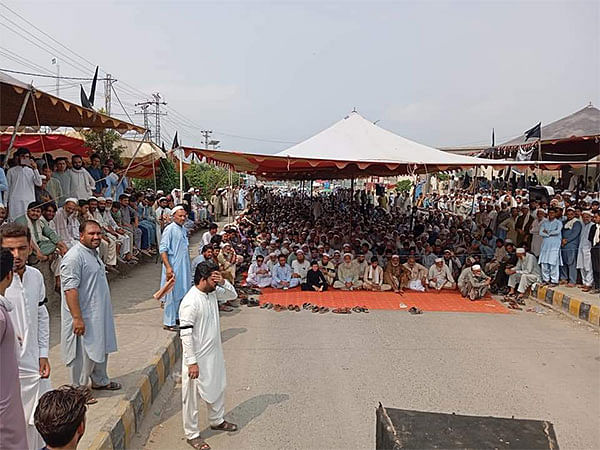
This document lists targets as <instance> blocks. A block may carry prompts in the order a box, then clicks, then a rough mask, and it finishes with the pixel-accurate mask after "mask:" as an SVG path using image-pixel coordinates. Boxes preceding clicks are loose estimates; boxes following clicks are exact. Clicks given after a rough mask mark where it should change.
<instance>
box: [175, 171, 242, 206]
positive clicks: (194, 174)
mask: <svg viewBox="0 0 600 450" xmlns="http://www.w3.org/2000/svg"><path fill="white" fill-rule="evenodd" d="M184 177H185V178H186V179H187V181H188V183H189V185H190V186H192V187H194V188H199V189H200V196H201V197H202V198H204V199H208V198H209V197H210V196H211V194H212V193H213V191H214V190H215V189H217V188H222V187H225V186H227V185H228V183H229V177H228V170H226V169H223V168H221V167H216V166H213V165H211V164H206V163H200V164H192V165H191V166H190V168H189V169H188V170H187V171H186V172H185V173H184ZM232 180H233V181H232V183H233V185H237V184H238V183H239V180H240V175H239V174H238V173H237V172H233V174H232Z"/></svg>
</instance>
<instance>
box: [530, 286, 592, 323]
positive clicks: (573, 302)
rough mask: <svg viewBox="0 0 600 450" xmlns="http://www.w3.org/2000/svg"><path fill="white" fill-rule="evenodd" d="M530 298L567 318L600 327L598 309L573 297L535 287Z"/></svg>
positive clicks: (546, 288) (555, 290) (554, 290)
mask: <svg viewBox="0 0 600 450" xmlns="http://www.w3.org/2000/svg"><path fill="white" fill-rule="evenodd" d="M531 297H533V299H534V300H536V301H537V302H539V303H542V304H544V305H546V306H550V307H552V309H555V310H557V311H560V312H561V313H563V314H566V315H568V316H569V317H572V318H575V319H578V320H583V321H585V322H588V323H589V324H591V325H594V326H596V327H598V326H600V307H598V306H596V305H590V304H589V303H586V302H584V301H583V300H580V299H578V298H576V297H574V296H569V295H566V294H564V293H563V292H560V291H558V290H557V289H553V288H550V287H547V286H540V285H536V287H535V288H534V289H533V290H532V292H531Z"/></svg>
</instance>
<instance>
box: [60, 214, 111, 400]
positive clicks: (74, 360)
mask: <svg viewBox="0 0 600 450" xmlns="http://www.w3.org/2000/svg"><path fill="white" fill-rule="evenodd" d="M79 231H80V234H79V239H80V241H79V242H78V243H77V244H75V245H74V246H73V247H72V248H71V249H70V250H69V251H68V252H67V253H66V255H65V256H64V257H63V260H62V264H61V266H60V278H61V283H62V289H61V295H62V309H61V318H62V328H61V346H62V351H63V358H64V361H65V364H66V365H67V367H68V368H69V369H70V372H71V382H72V384H74V385H87V384H88V381H89V379H90V378H91V380H92V389H104V390H117V389H120V388H121V385H120V384H119V383H116V382H113V381H110V379H109V377H108V375H107V373H106V365H107V362H108V354H109V353H113V352H116V351H117V336H116V334H115V323H114V318H113V312H112V304H111V299H110V290H109V287H108V281H107V279H106V270H105V267H104V263H103V262H102V260H101V259H100V256H99V255H98V251H97V249H98V247H99V246H100V241H101V239H102V229H101V228H100V225H99V224H98V222H96V221H94V220H87V221H85V222H83V223H82V224H81V227H80V228H79Z"/></svg>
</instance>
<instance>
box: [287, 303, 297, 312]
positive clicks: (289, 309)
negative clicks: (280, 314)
mask: <svg viewBox="0 0 600 450" xmlns="http://www.w3.org/2000/svg"><path fill="white" fill-rule="evenodd" d="M287 309H288V311H293V310H294V309H296V308H295V307H294V305H292V304H291V303H290V304H289V305H288V307H287Z"/></svg>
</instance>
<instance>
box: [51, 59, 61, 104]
mask: <svg viewBox="0 0 600 450" xmlns="http://www.w3.org/2000/svg"><path fill="white" fill-rule="evenodd" d="M52 65H55V66H56V96H57V97H59V96H60V64H58V58H52Z"/></svg>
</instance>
